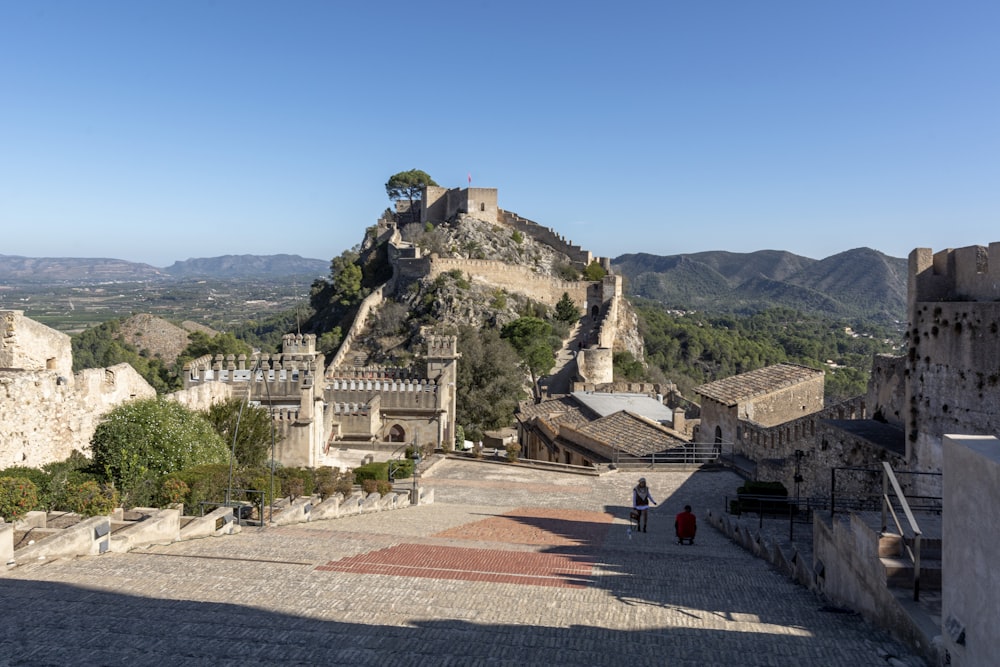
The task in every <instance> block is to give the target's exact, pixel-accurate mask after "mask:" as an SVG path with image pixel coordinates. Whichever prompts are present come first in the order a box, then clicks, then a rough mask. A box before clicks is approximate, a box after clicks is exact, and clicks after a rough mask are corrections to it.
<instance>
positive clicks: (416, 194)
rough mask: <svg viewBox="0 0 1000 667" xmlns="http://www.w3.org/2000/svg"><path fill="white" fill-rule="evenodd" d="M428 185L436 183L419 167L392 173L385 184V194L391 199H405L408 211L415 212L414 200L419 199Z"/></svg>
mask: <svg viewBox="0 0 1000 667" xmlns="http://www.w3.org/2000/svg"><path fill="white" fill-rule="evenodd" d="M428 185H432V186H436V185H437V183H435V182H434V179H433V178H431V177H430V176H429V175H428V174H427V172H425V171H421V170H420V169H410V170H409V171H401V172H399V173H398V174H393V175H392V176H390V177H389V180H388V181H387V182H386V184H385V194H387V195H388V196H389V199H391V200H392V201H397V200H399V199H407V200H409V202H410V212H411V213H415V212H416V206H415V202H417V201H419V200H420V198H421V197H423V194H424V188H425V187H427V186H428Z"/></svg>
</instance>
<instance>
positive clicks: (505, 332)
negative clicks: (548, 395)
mask: <svg viewBox="0 0 1000 667" xmlns="http://www.w3.org/2000/svg"><path fill="white" fill-rule="evenodd" d="M500 337H501V338H502V339H504V340H505V341H507V342H508V343H510V344H511V346H512V347H513V348H514V349H515V350H516V351H517V354H518V356H519V357H520V358H521V363H522V364H523V365H524V367H525V368H526V369H527V370H528V373H530V375H531V384H532V387H535V388H537V384H538V378H539V377H540V376H542V375H543V374H545V373H548V372H549V370H551V369H552V367H553V366H555V364H556V356H555V354H554V350H556V349H557V348H558V346H559V344H560V343H561V341H559V340H554V337H553V335H552V325H551V324H549V323H548V322H546V321H545V320H542V319H539V318H537V317H519V318H517V319H516V320H514V321H513V322H511V323H510V324H507V325H505V326H504V327H503V329H501V330H500Z"/></svg>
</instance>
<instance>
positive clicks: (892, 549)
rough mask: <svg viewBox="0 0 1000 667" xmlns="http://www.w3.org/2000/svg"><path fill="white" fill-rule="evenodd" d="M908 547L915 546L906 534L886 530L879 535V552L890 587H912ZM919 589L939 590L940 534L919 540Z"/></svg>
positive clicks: (911, 563)
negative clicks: (886, 531)
mask: <svg viewBox="0 0 1000 667" xmlns="http://www.w3.org/2000/svg"><path fill="white" fill-rule="evenodd" d="M907 547H909V549H910V550H913V548H914V540H913V538H912V537H909V536H902V535H898V534H895V533H886V534H884V535H882V536H880V537H879V541H878V555H879V560H880V561H882V567H883V569H884V570H885V583H886V585H887V586H889V587H890V588H906V589H910V590H912V589H913V561H912V560H910V557H909V555H908V554H907ZM920 590H921V592H923V591H940V590H941V538H940V536H938V537H931V536H926V535H925V536H924V537H923V538H922V539H921V542H920Z"/></svg>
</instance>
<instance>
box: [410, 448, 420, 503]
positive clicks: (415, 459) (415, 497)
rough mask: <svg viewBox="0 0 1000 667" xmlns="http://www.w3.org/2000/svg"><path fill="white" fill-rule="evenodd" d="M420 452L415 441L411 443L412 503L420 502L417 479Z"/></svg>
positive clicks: (418, 475) (418, 476)
mask: <svg viewBox="0 0 1000 667" xmlns="http://www.w3.org/2000/svg"><path fill="white" fill-rule="evenodd" d="M419 466H420V452H419V451H418V450H417V446H416V443H414V445H413V493H412V502H411V504H413V505H419V504H420V488H419V484H418V483H417V480H418V479H419V478H420V468H419Z"/></svg>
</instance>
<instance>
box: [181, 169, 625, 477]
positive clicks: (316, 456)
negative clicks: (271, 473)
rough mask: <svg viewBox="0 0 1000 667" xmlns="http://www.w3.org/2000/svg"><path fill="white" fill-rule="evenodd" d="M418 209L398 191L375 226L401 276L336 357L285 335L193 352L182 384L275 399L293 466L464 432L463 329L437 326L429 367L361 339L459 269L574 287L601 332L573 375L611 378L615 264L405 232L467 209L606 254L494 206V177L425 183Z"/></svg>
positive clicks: (429, 341) (381, 292) (546, 294)
mask: <svg viewBox="0 0 1000 667" xmlns="http://www.w3.org/2000/svg"><path fill="white" fill-rule="evenodd" d="M419 214H420V215H419V217H417V216H415V215H413V216H411V215H409V202H408V201H400V202H398V210H397V213H396V214H395V215H391V216H383V217H382V218H381V219H380V220H379V222H378V225H377V229H376V235H377V238H378V240H379V241H380V242H385V243H386V244H387V246H388V257H389V261H390V263H391V265H392V277H391V279H390V280H389V281H387V282H386V283H385V284H383V285H382V286H380V287H379V288H378V289H376V290H374V291H373V292H372V293H371V294H370V295H368V296H367V297H366V298H365V299H364V301H363V302H362V303H361V304H360V306H359V308H358V312H357V315H356V316H355V319H354V323H353V325H352V327H351V329H350V330H349V331H347V332H346V333H345V335H344V338H343V340H342V342H341V345H340V347H339V348H338V350H337V352H336V353H335V354H334V356H333V358H332V359H331V360H330V361H329V363H328V364H327V361H326V359H325V357H324V355H322V354H321V353H319V352H317V351H316V347H315V345H316V339H315V336H313V335H311V334H306V335H286V336H285V337H284V340H283V345H282V352H281V353H280V354H277V355H261V356H259V357H258V358H255V359H245V358H240V359H237V358H226V359H223V358H210V357H205V358H202V359H197V360H195V361H193V362H191V363H190V364H189V365H188V367H186V369H185V379H184V382H185V388H186V389H189V390H194V389H196V388H198V387H199V386H200V387H202V388H207V389H208V390H209V391H211V386H212V385H218V384H221V385H231V386H232V387H233V388H234V389H235V390H236V391H237V392H238V395H246V394H245V393H244V394H241V393H239V392H249V396H250V399H251V400H253V401H254V402H256V403H260V404H261V405H265V406H268V407H269V409H271V410H272V411H273V412H274V414H275V422H276V424H277V425H278V427H279V429H280V434H281V436H282V438H281V443H280V445H279V446H278V455H277V458H278V460H280V461H281V462H282V463H285V464H286V465H298V466H316V465H322V464H323V463H324V461H325V460H328V459H329V457H330V454H331V452H332V451H334V450H336V449H341V448H352V447H358V448H381V449H390V450H391V449H396V448H399V447H400V446H401V445H413V446H416V447H418V448H439V447H441V446H442V445H444V444H446V443H447V444H449V445H450V444H451V443H452V442H454V439H455V435H456V424H455V406H456V396H457V394H456V392H457V388H456V377H457V362H458V359H459V356H460V355H459V354H458V352H457V349H456V345H457V339H456V337H455V336H450V335H428V336H427V337H426V340H425V345H426V350H425V353H424V355H423V356H424V361H425V365H426V372H425V373H424V374H423V375H420V376H416V375H414V374H413V372H412V371H411V370H409V369H403V368H392V367H385V366H372V365H369V364H367V363H366V362H365V361H364V359H363V355H360V356H359V355H355V354H353V353H352V345H353V343H354V341H355V340H356V339H357V337H358V336H359V334H360V333H361V332H362V330H363V329H364V327H365V326H366V325H367V321H368V319H369V315H370V314H372V313H374V312H376V311H377V310H378V308H379V307H381V305H382V304H383V302H384V301H385V300H386V299H387V298H389V297H391V296H393V295H395V294H398V293H399V292H400V291H402V290H404V289H405V288H406V287H407V286H408V285H409V284H410V283H412V282H413V281H416V280H423V279H433V278H434V277H436V276H438V275H440V274H441V273H445V272H448V271H453V270H455V269H458V270H461V271H462V272H463V273H464V274H465V275H467V276H468V278H469V280H470V281H471V282H480V283H484V284H488V285H490V286H492V287H494V288H501V289H504V290H508V291H510V292H516V293H519V294H524V295H526V296H528V297H530V298H532V299H534V300H536V301H539V302H541V303H544V304H546V305H549V306H554V305H555V304H556V303H557V302H558V301H559V299H560V298H561V297H562V295H563V294H568V295H569V296H570V298H571V299H572V300H573V301H574V302H575V303H576V304H577V306H578V307H579V308H580V310H581V311H582V312H584V313H587V314H588V317H587V318H586V320H587V322H588V326H590V327H591V328H592V331H593V334H592V336H591V337H590V339H589V341H588V344H587V345H586V346H584V347H583V348H582V349H580V350H578V352H577V354H576V355H575V358H574V363H575V374H576V375H575V376H576V379H577V380H579V381H581V382H587V383H589V384H591V385H601V384H607V383H611V382H612V379H613V370H612V352H613V349H614V346H615V341H616V337H617V336H618V330H619V327H620V326H623V324H622V323H621V320H622V312H623V310H624V308H625V306H624V305H623V302H624V297H623V295H622V286H621V279H620V277H619V276H616V275H613V274H611V273H610V272H609V273H608V274H607V275H606V276H605V277H604V279H602V280H600V281H582V280H581V281H568V280H563V279H559V278H554V277H551V276H545V275H540V274H537V273H534V272H533V271H531V270H529V269H527V268H525V267H520V266H516V265H510V264H507V263H504V262H502V261H497V260H472V259H454V258H441V257H438V256H437V255H433V254H429V255H428V254H423V253H422V252H421V250H420V248H419V247H417V246H416V245H414V244H410V243H406V242H404V241H403V240H402V236H401V234H400V226H401V225H402V224H405V221H407V220H410V221H413V222H416V221H418V220H419V221H420V222H440V221H443V220H446V219H450V218H453V217H454V216H457V215H470V216H473V217H476V218H477V219H484V220H486V221H489V222H493V223H496V224H502V225H507V226H511V227H513V228H516V229H519V230H521V231H522V233H525V234H526V235H530V236H531V237H532V238H536V239H538V240H539V241H540V242H543V243H546V244H549V245H553V244H555V246H556V247H557V249H558V250H559V251H560V252H563V253H565V254H566V255H567V256H569V257H570V258H571V259H572V261H573V262H574V263H576V264H577V265H578V266H579V268H581V269H582V268H584V267H585V266H587V265H588V264H589V263H590V262H593V261H598V262H600V263H601V264H602V265H603V266H605V268H606V269H610V260H607V259H606V258H603V259H602V258H598V259H596V260H595V259H594V257H593V255H592V254H591V253H589V252H587V251H584V250H583V249H582V248H579V247H578V246H574V245H573V244H572V243H570V242H567V241H566V240H565V239H563V238H562V237H560V236H559V235H557V234H556V233H555V232H554V231H552V230H550V229H547V228H544V227H542V226H541V225H538V224H536V223H534V222H531V221H529V220H525V219H523V218H520V217H519V216H516V215H514V214H511V213H509V212H506V211H503V210H502V209H499V208H498V207H497V191H496V189H489V188H468V189H462V190H447V189H444V188H426V189H425V191H424V197H423V198H422V199H421V200H420V210H419Z"/></svg>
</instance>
